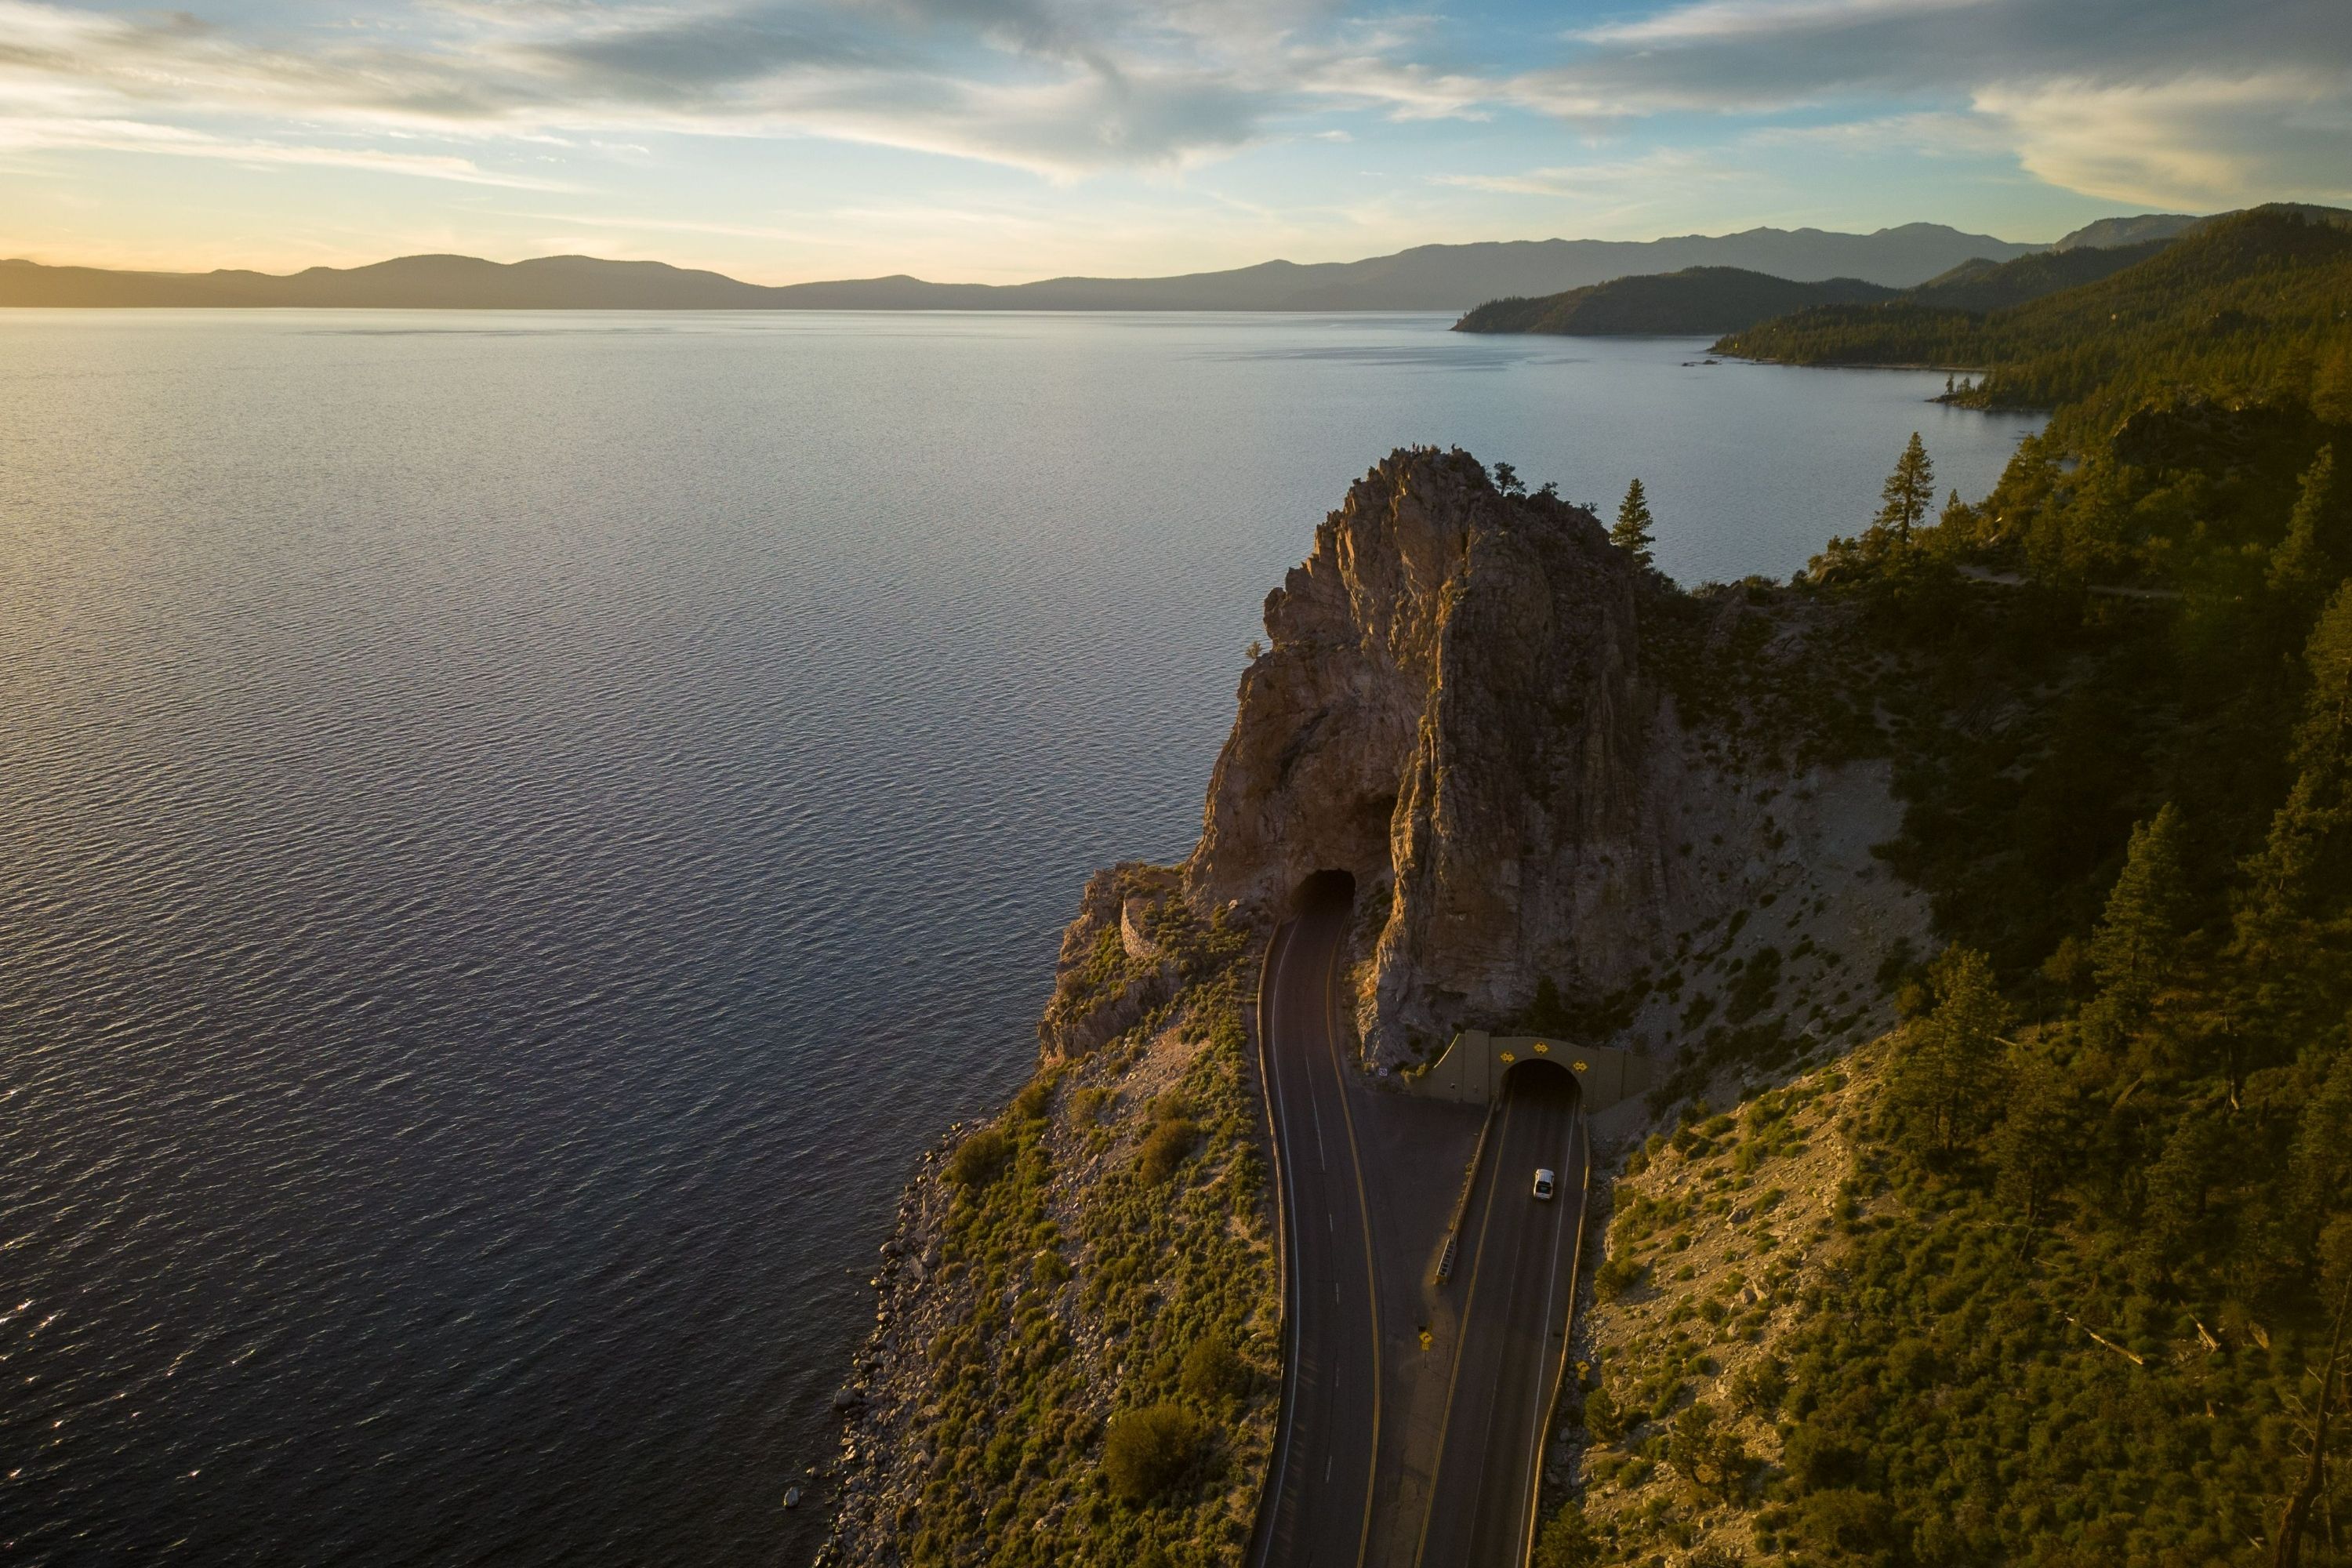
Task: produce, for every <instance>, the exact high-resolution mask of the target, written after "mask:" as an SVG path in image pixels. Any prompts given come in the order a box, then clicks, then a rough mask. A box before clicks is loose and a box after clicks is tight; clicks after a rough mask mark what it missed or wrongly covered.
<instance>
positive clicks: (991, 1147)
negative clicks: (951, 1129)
mask: <svg viewBox="0 0 2352 1568" xmlns="http://www.w3.org/2000/svg"><path fill="white" fill-rule="evenodd" d="M1011 1163H1013V1140H1012V1139H1010V1138H1007V1137H1006V1136H1005V1135H1004V1134H1003V1133H1002V1132H999V1131H997V1130H996V1129H995V1128H993V1127H985V1128H982V1130H981V1131H977V1132H975V1133H973V1134H972V1135H971V1137H969V1138H967V1139H965V1140H964V1141H963V1142H961V1143H959V1144H957V1145H956V1152H954V1153H953V1154H951V1155H950V1156H949V1158H948V1180H949V1181H950V1182H953V1183H954V1184H956V1185H957V1186H959V1187H984V1186H986V1185H988V1184H989V1183H991V1182H992V1181H994V1180H996V1178H997V1177H999V1176H1001V1175H1003V1174H1004V1168H1005V1167H1006V1166H1007V1165H1010V1164H1011Z"/></svg>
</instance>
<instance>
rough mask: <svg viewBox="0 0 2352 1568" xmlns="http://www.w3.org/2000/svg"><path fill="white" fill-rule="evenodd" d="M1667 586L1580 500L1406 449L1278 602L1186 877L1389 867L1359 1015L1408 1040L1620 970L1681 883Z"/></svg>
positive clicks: (1366, 885)
mask: <svg viewBox="0 0 2352 1568" xmlns="http://www.w3.org/2000/svg"><path fill="white" fill-rule="evenodd" d="M1664 592H1665V589H1664V584H1663V583H1661V582H1659V581H1658V580H1657V579H1655V578H1654V577H1652V576H1651V575H1650V574H1648V573H1646V572H1645V571H1643V569H1642V568H1640V567H1638V566H1637V565H1635V564H1634V563H1633V561H1632V560H1631V558H1629V557H1628V556H1627V555H1625V554H1624V552H1621V551H1618V550H1615V549H1613V548H1612V547H1611V545H1610V544H1609V542H1608V539H1607V536H1606V535H1605V534H1604V532H1603V531H1602V530H1601V525H1600V524H1599V522H1598V521H1596V520H1595V519H1594V518H1593V517H1592V515H1591V513H1589V512H1587V511H1584V510H1581V509H1579V508H1576V507H1572V506H1570V505H1568V504H1567V503H1566V502H1563V501H1561V500H1558V499H1556V498H1554V497H1552V496H1549V495H1538V496H1511V495H1506V494H1504V493H1503V492H1501V491H1500V490H1498V489H1496V487H1495V485H1494V484H1493V483H1492V482H1491V481H1490V480H1489V479H1487V476H1486V470H1485V468H1483V467H1481V466H1480V465H1479V463H1478V462H1477V461H1476V460H1475V458H1471V457H1470V456H1469V455H1468V454H1466V453H1464V452H1461V451H1458V450H1456V451H1453V452H1439V451H1435V450H1432V449H1417V450H1412V451H1401V452H1398V453H1395V454H1394V455H1392V456H1391V457H1390V458H1388V459H1387V460H1386V461H1385V462H1383V463H1381V465H1380V466H1379V467H1377V468H1374V469H1373V470H1372V471H1371V473H1370V474H1369V475H1368V476H1366V477H1365V478H1364V479H1362V480H1360V481H1359V482H1358V483H1357V484H1356V486H1355V487H1354V489H1352V490H1350V491H1349V496H1348V500H1347V502H1346V504H1345V505H1343V506H1342V507H1341V508H1340V509H1339V510H1338V511H1335V512H1333V513H1332V514H1331V515H1330V516H1329V517H1328V519H1327V520H1326V521H1324V523H1323V525H1322V526H1321V527H1320V528H1319V529H1318V530H1317V531H1316V537H1315V551H1314V553H1313V554H1312V555H1311V556H1310V557H1309V558H1308V559H1307V563H1306V564H1305V565H1303V566H1300V567H1298V568H1297V569H1295V570H1293V571H1292V572H1291V573H1290V574H1289V577H1288V579H1287V580H1286V582H1285V583H1284V584H1283V586H1282V587H1281V588H1279V589H1277V590H1276V592H1275V593H1274V594H1273V595H1270V596H1269V597H1268V598H1267V600H1266V607H1265V625H1266V630H1267V632H1268V633H1269V634H1270V636H1271V638H1272V647H1270V648H1268V649H1267V650H1266V652H1265V654H1264V655H1263V656H1262V657H1261V658H1258V659H1257V660H1256V661H1255V663H1254V664H1253V665H1252V666H1251V667H1250V669H1249V671H1248V673H1247V674H1246V675H1245V676H1244V678H1243V680H1242V689H1241V712H1240V715H1239V717H1238V718H1237V719H1236V721H1235V722H1234V731H1233V735H1232V737H1231V738H1230V739H1229V740H1228V741H1227V742H1226V744H1225V748H1224V751H1223V754H1222V755H1221V756H1220V757H1219V758H1218V761H1217V767H1216V773H1215V774H1214V776H1213V780H1212V782H1211V784H1210V786H1209V802H1208V808H1207V813H1206V819H1205V822H1204V824H1203V826H1202V837H1201V843H1200V847H1199V848H1198V849H1197V850H1196V851H1195V852H1194V854H1193V857H1192V861H1191V863H1190V865H1189V866H1188V868H1187V874H1188V878H1189V885H1190V886H1191V887H1192V889H1193V891H1194V893H1195V895H1196V896H1198V897H1205V898H1207V899H1209V900H1228V899H1240V900H1244V901H1245V902H1251V903H1259V904H1268V905H1273V904H1277V903H1278V902H1279V901H1280V900H1284V899H1286V897H1288V896H1289V894H1290V893H1291V892H1292V891H1293V889H1296V888H1297V886H1298V885H1299V884H1300V883H1301V882H1302V881H1303V880H1304V879H1306V878H1307V877H1308V876H1309V875H1311V874H1313V873H1314V872H1317V871H1319V870H1327V869H1336V870H1344V871H1348V872H1349V873H1351V874H1352V875H1353V876H1354V877H1355V879H1356V882H1357V886H1358V888H1359V889H1360V891H1361V892H1363V893H1365V894H1368V895H1369V894H1370V893H1372V892H1373V890H1375V889H1381V888H1382V887H1388V888H1390V889H1391V893H1390V907H1389V912H1388V916H1387V920H1386V921H1385V924H1384V925H1383V926H1382V928H1381V933H1380V937H1379V952H1378V958H1377V964H1376V970H1377V973H1376V976H1375V979H1374V985H1375V987H1376V992H1377V994H1376V996H1375V997H1374V998H1373V999H1372V1005H1371V1007H1370V1017H1369V1018H1367V1019H1366V1020H1365V1022H1366V1024H1367V1026H1368V1029H1367V1032H1368V1035H1369V1036H1370V1040H1369V1043H1370V1046H1371V1047H1372V1048H1373V1049H1374V1051H1375V1052H1376V1053H1377V1054H1380V1055H1381V1056H1384V1057H1387V1058H1392V1059H1393V1058H1402V1057H1403V1056H1404V1055H1406V1054H1407V1053H1408V1051H1409V1050H1410V1048H1411V1044H1412V1041H1413V1039H1414V1038H1415V1037H1416V1035H1417V1034H1418V1035H1420V1036H1421V1037H1424V1038H1425V1037H1427V1036H1428V1035H1429V1034H1430V1033H1431V1032H1432V1031H1433V1030H1435V1029H1436V1028H1437V1027H1439V1026H1440V1025H1441V1023H1442V1022H1443V1021H1444V1020H1443V1019H1442V1018H1441V1015H1443V1014H1445V1013H1447V1012H1449V1011H1458V1010H1460V1009H1462V1008H1464V1007H1465V1006H1466V1007H1468V1008H1470V1009H1473V1010H1478V1009H1491V1008H1495V1007H1498V1006H1505V1005H1510V1004H1511V1003H1513V1002H1516V1001H1519V1000H1524V995H1525V993H1526V991H1527V990H1528V988H1529V987H1530V986H1531V985H1532V984H1534V981H1533V979H1532V976H1534V975H1536V974H1538V973H1587V974H1588V976H1589V977H1592V978H1600V977H1602V976H1605V975H1612V974H1613V973H1614V972H1615V971H1616V970H1618V969H1620V968H1622V964H1623V962H1624V960H1625V959H1627V958H1629V957H1630V956H1631V954H1632V952H1633V951H1634V949H1635V948H1636V947H1637V946H1639V945H1640V940H1639V939H1641V938H1644V937H1647V936H1648V935H1650V934H1651V928H1652V926H1653V925H1654V921H1653V920H1651V919H1649V918H1646V917H1645V911H1654V910H1656V908H1657V906H1658V905H1659V904H1660V902H1661V895H1662V892H1663V882H1664V866H1663V864H1662V862H1661V860H1660V858H1659V856H1658V854H1657V852H1656V851H1657V845H1656V841H1655V840H1656V835H1655V834H1651V833H1645V831H1644V826H1645V817H1646V816H1647V815H1648V805H1647V803H1645V800H1644V791H1643V771H1644V770H1643V757H1644V753H1645V749H1646V747H1647V744H1648V740H1649V736H1650V734H1651V731H1653V730H1654V727H1655V725H1656V724H1657V722H1658V719H1659V695H1660V694H1659V692H1658V691H1657V690H1656V689H1654V687H1653V686H1651V685H1650V684H1648V683H1645V681H1644V680H1643V676H1642V670H1641V658H1640V627H1641V621H1642V616H1643V605H1644V604H1645V602H1647V601H1649V600H1651V599H1653V598H1654V597H1656V596H1658V595H1662V594H1663V593H1664ZM1629 939H1633V940H1631V941H1629Z"/></svg>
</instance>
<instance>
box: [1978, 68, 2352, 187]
mask: <svg viewBox="0 0 2352 1568" xmlns="http://www.w3.org/2000/svg"><path fill="white" fill-rule="evenodd" d="M1976 107H1977V108H1978V110H1980V111H1981V112H1983V113H1984V114H1986V115H1988V116H1990V117H1991V118H1993V119H1995V120H1997V121H2000V122H2002V123H2003V124H2004V125H2006V126H2007V127H2008V128H2009V130H2010V133H2011V138H2012V140H2013V141H2014V142H2015V144H2016V146H2017V149H2018V156H2019V161H2020V162H2021V163H2023V164H2024V166H2025V168H2026V170H2027V171H2028V172H2029V173H2031V174H2034V175H2036V176H2038V177H2039V178H2042V179H2044V180H2047V181H2049V182H2050V183H2051V184H2055V185H2063V186H2064V187H2065V188H2067V189H2068V190H2074V191H2082V192H2084V193H2085V194H2086V195H2096V196H2105V197H2109V198H2112V199H2114V200H2116V201H2123V202H2137V203H2141V204H2144V205H2150V206H2165V207H2174V206H2185V207H2198V208H2211V207H2218V206H2227V205H2233V204H2237V203H2242V202H2247V201H2252V200H2256V199H2259V198H2261V197H2263V196H2264V195H2270V194H2273V193H2284V194H2289V195H2301V196H2306V197H2309V198H2312V199H2315V200H2318V201H2324V202H2345V201H2352V156H2347V148H2352V92H2347V82H2346V80H2345V79H2344V78H2342V77H2330V76H2328V75H2326V74H2325V73H2322V72H2315V71H2294V70H2284V71H2274V72H2271V73H2268V74H2265V75H2262V76H2252V77H2234V78H2232V77H2214V76H2208V75H2199V76H2192V77H2184V78H2179V79H2175V80H2172V81H2168V82H2160V83H2155V84H2151V85H2147V86H2131V85H2101V84H2097V83H2091V82H2081V81H2073V82H2068V81H2051V82H2039V83H2032V84H2029V85H2024V86H2019V87H1997V88H1991V89H1986V90H1985V91H1982V92H1980V93H1979V94H1978V95H1977V100H1976Z"/></svg>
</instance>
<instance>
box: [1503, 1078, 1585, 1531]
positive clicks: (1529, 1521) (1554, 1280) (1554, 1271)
mask: <svg viewBox="0 0 2352 1568" xmlns="http://www.w3.org/2000/svg"><path fill="white" fill-rule="evenodd" d="M1568 1147H1569V1150H1570V1152H1571V1153H1572V1152H1575V1149H1576V1122H1575V1121H1573V1120H1572V1119H1571V1120H1570V1122H1569V1124H1568ZM1568 1167H1569V1162H1568V1161H1566V1160H1562V1161H1561V1162H1560V1163H1559V1168H1560V1169H1561V1170H1563V1171H1565V1170H1567V1169H1568ZM1583 1208H1584V1200H1583V1199H1582V1198H1581V1197H1580V1198H1579V1199H1578V1200H1577V1212H1578V1213H1580V1214H1581V1213H1582V1212H1583ZM1559 1212H1560V1216H1561V1218H1560V1220H1559V1221H1555V1222H1554V1224H1553V1226H1552V1227H1551V1267H1550V1270H1549V1272H1548V1273H1547V1274H1546V1275H1545V1276H1544V1304H1543V1327H1544V1337H1543V1338H1542V1339H1540V1340H1538V1341H1537V1342H1536V1390H1535V1423H1536V1429H1535V1431H1534V1433H1533V1434H1532V1438H1533V1441H1532V1444H1531V1446H1532V1447H1534V1449H1535V1459H1534V1461H1533V1468H1531V1469H1530V1470H1529V1471H1528V1511H1527V1514H1526V1516H1525V1517H1524V1518H1523V1519H1522V1520H1521V1521H1520V1522H1519V1527H1518V1531H1517V1534H1516V1535H1514V1536H1513V1537H1512V1538H1511V1561H1512V1562H1514V1563H1517V1562H1522V1561H1524V1558H1523V1556H1522V1554H1521V1552H1520V1548H1521V1547H1522V1546H1523V1545H1525V1544H1526V1542H1527V1538H1528V1530H1529V1529H1530V1528H1532V1527H1533V1525H1534V1523H1535V1510H1536V1509H1537V1507H1538V1504H1539V1503H1540V1502H1541V1500H1542V1498H1543V1459H1544V1440H1545V1439H1546V1438H1547V1437H1549V1436H1551V1434H1550V1433H1549V1432H1546V1431H1545V1430H1544V1429H1543V1418H1544V1415H1545V1408H1544V1406H1545V1401H1544V1396H1543V1391H1544V1365H1545V1363H1548V1362H1549V1361H1550V1360H1551V1342H1552V1331H1551V1299H1552V1292H1553V1291H1554V1290H1555V1289H1557V1288H1558V1287H1559V1239H1560V1237H1561V1235H1562V1234H1563V1233H1564V1232H1565V1231H1566V1230H1567V1228H1568V1227H1567V1226H1566V1224H1565V1223H1564V1221H1565V1218H1566V1216H1567V1214H1568V1205H1565V1204H1563V1205H1560V1211H1559ZM1559 1353H1560V1354H1561V1355H1562V1356H1566V1355H1567V1354H1568V1345H1567V1343H1566V1342H1565V1341H1563V1342H1562V1343H1561V1345H1560V1349H1559ZM1559 1371H1560V1375H1561V1376H1563V1377H1565V1376H1567V1375H1568V1368H1567V1367H1565V1366H1562V1367H1561V1368H1560V1369H1559Z"/></svg>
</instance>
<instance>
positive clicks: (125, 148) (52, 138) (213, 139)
mask: <svg viewBox="0 0 2352 1568" xmlns="http://www.w3.org/2000/svg"><path fill="white" fill-rule="evenodd" d="M54 148H71V149H80V150H91V149H95V150H99V151H103V152H112V153H163V154H165V155H167V156H170V157H175V158H211V159H216V160H218V161H220V162H223V163H243V164H247V165H248V166H268V165H270V164H306V165H310V166H312V167H322V168H339V169H364V170H367V171H370V172H371V173H374V174H404V175H408V176H411V177H415V178H421V179H428V180H447V181H451V182H454V183H456V184H466V185H497V186H502V187H505V188H507V189H509V190H522V191H570V190H575V189H577V187H576V186H573V185H571V184H565V183H563V182H562V181H557V180H544V179H536V178H533V177H530V176H529V175H522V174H501V173H499V172H498V171H496V170H490V169H484V168H482V167H480V166H479V165H478V164H477V163H474V162H473V161H472V160H471V159H468V158H461V157H456V156H452V155H448V154H442V153H390V152H385V151H383V150H381V149H379V148H373V147H327V146H317V145H304V144H297V143H288V142H255V141H240V140H237V139H235V138H231V137H221V136H212V135H207V134H205V132H199V131H191V130H187V129H184V128H182V127H179V126H170V125H150V124H146V123H142V122H141V121H133V120H42V121H23V120H0V151H5V152H17V153H22V152H37V151H43V150H47V149H54Z"/></svg>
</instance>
